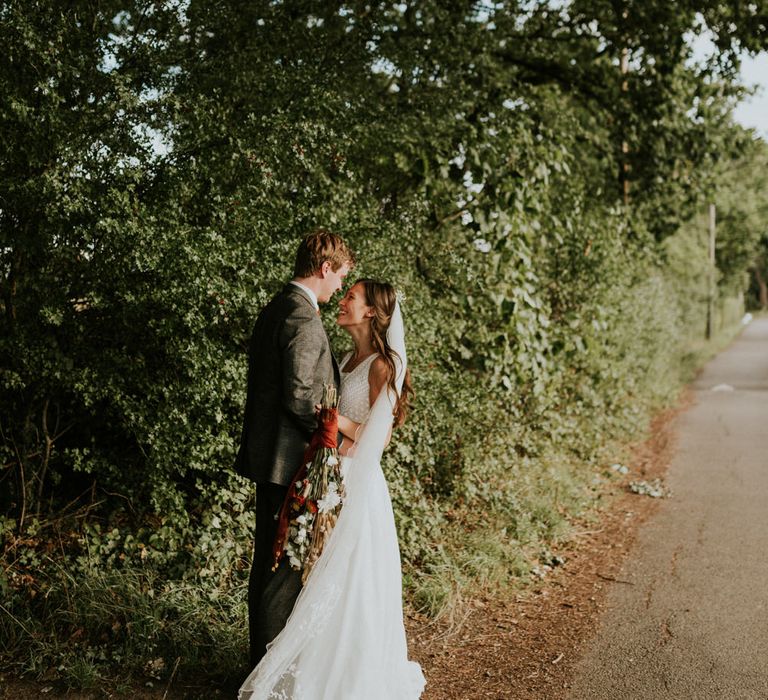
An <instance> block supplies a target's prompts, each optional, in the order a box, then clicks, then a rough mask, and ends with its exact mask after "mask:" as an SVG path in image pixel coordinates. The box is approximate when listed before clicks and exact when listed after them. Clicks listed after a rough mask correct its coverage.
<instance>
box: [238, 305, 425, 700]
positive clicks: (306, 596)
mask: <svg viewBox="0 0 768 700" xmlns="http://www.w3.org/2000/svg"><path fill="white" fill-rule="evenodd" d="M387 340H388V342H389V344H390V347H392V348H393V349H394V350H395V351H396V352H397V353H398V355H399V356H400V358H401V359H402V362H401V363H398V373H397V387H398V391H400V390H401V387H402V380H403V376H404V373H405V367H406V355H405V342H404V334H403V323H402V316H401V314H400V308H399V304H396V306H395V311H394V313H393V316H392V321H391V323H390V327H389V330H388V333H387ZM371 361H372V359H371V360H368V361H365V362H363V363H361V364H360V365H358V366H357V367H356V368H355V369H354V370H352V371H351V372H349V373H346V374H345V373H342V386H341V404H340V407H339V412H340V414H341V415H346V416H348V417H349V418H351V419H352V420H354V421H355V422H361V423H363V425H362V426H361V429H360V431H359V435H358V439H357V441H356V445H355V450H354V457H352V458H349V457H345V458H344V459H343V461H342V472H343V474H344V485H345V489H346V498H345V500H344V505H343V507H342V509H341V514H340V515H339V520H338V522H337V523H336V527H335V528H334V530H333V534H332V535H331V538H330V539H329V541H328V543H327V544H326V546H325V549H324V551H323V553H322V555H321V556H320V559H319V560H318V562H317V563H316V564H315V566H314V568H313V569H312V572H311V574H310V576H309V578H308V579H307V582H306V584H305V586H304V588H303V589H302V591H301V593H300V594H299V597H298V599H297V600H296V605H295V606H294V609H293V612H292V613H291V616H290V617H289V618H288V621H287V623H286V626H285V628H284V629H283V631H282V632H281V633H280V634H279V635H278V636H277V637H276V638H275V639H274V640H273V641H272V643H271V644H270V645H269V647H268V650H267V654H266V655H265V656H264V658H263V659H262V660H261V662H260V663H259V665H258V666H257V667H256V668H255V669H254V670H253V671H252V672H251V674H250V675H249V676H248V678H247V679H246V680H245V682H244V683H243V686H242V687H241V688H240V692H239V693H238V697H239V698H240V699H241V700H416V699H417V698H419V697H420V696H421V693H422V691H423V689H424V685H425V680H424V676H423V674H422V672H421V667H420V666H419V664H418V663H416V662H413V661H409V660H408V647H407V642H406V637H405V628H404V626H403V606H402V574H401V569H400V551H399V548H398V544H397V532H396V530H395V519H394V515H393V512H392V503H391V500H390V497H389V489H388V488H387V483H386V481H385V479H384V474H383V473H382V471H381V454H382V451H383V449H384V446H385V444H386V441H387V438H388V435H389V431H390V428H391V425H392V410H393V406H394V401H395V398H396V397H394V396H392V393H391V391H390V390H388V389H387V387H385V388H384V389H382V391H381V393H380V394H379V396H378V398H377V399H376V401H375V402H374V404H373V406H372V407H371V408H370V410H369V408H368V405H369V398H368V397H369V395H368V371H367V368H368V367H369V366H370V362H371ZM345 397H346V398H345ZM280 565H281V566H287V562H283V563H281V564H280Z"/></svg>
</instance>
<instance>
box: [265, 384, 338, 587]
mask: <svg viewBox="0 0 768 700" xmlns="http://www.w3.org/2000/svg"><path fill="white" fill-rule="evenodd" d="M337 403H338V394H337V392H336V387H335V386H333V385H332V384H330V385H328V384H326V385H325V386H324V387H323V399H322V402H321V408H320V415H319V417H318V426H317V429H316V430H315V432H314V434H313V435H312V439H311V440H310V442H309V445H308V447H307V449H306V450H305V452H304V459H303V460H302V466H301V467H300V468H299V471H298V472H297V473H296V476H295V477H294V479H293V482H292V483H291V485H290V487H289V488H288V494H287V495H286V498H285V501H284V502H283V507H282V508H281V510H280V516H279V519H278V526H277V536H276V538H275V544H274V548H273V554H274V558H275V563H274V565H273V567H272V570H273V571H274V570H275V569H277V567H278V566H279V564H280V560H281V559H282V558H283V557H284V556H287V557H288V563H289V564H290V565H291V568H293V569H296V570H297V571H301V570H302V569H303V573H302V576H301V582H302V583H305V582H306V580H307V577H308V576H309V574H310V572H311V571H312V567H313V566H314V565H315V563H316V562H317V560H318V558H319V557H320V554H321V553H322V551H323V547H324V546H325V543H326V542H327V541H328V538H329V537H330V536H331V532H332V530H333V528H334V526H335V525H336V520H337V518H338V516H339V511H341V506H342V504H343V501H344V483H343V481H342V478H341V469H340V462H339V453H338V449H337V447H336V440H337V434H338V411H337V408H336V407H337Z"/></svg>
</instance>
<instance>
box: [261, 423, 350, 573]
mask: <svg viewBox="0 0 768 700" xmlns="http://www.w3.org/2000/svg"><path fill="white" fill-rule="evenodd" d="M338 434H339V412H338V410H337V409H335V408H323V409H322V410H321V411H320V415H319V417H318V423H317V428H315V432H314V433H312V438H311V439H310V441H309V444H308V445H307V449H306V450H304V456H303V458H302V460H301V466H300V467H299V469H298V471H297V472H296V474H295V475H294V477H293V481H291V485H290V486H289V487H288V493H287V494H286V495H285V500H284V501H283V505H282V507H281V508H280V515H279V516H278V520H277V534H276V535H275V542H274V545H273V546H272V555H273V558H274V564H273V565H272V571H274V570H275V569H277V566H278V564H279V563H280V560H281V559H282V558H283V556H284V555H285V538H286V537H287V536H288V523H289V521H290V519H291V508H292V507H293V504H294V503H295V504H297V506H298V507H301V506H302V505H303V503H304V499H303V497H302V496H301V494H300V493H299V489H298V488H297V487H296V484H301V483H303V481H304V479H306V477H307V465H309V464H311V463H312V460H313V459H314V458H315V455H316V454H317V451H318V450H319V449H320V448H322V447H325V448H327V449H329V450H333V449H335V448H336V446H337V444H338ZM310 507H311V506H310ZM315 508H316V506H315Z"/></svg>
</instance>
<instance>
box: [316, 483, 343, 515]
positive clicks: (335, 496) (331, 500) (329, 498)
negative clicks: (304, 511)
mask: <svg viewBox="0 0 768 700" xmlns="http://www.w3.org/2000/svg"><path fill="white" fill-rule="evenodd" d="M331 486H335V484H331ZM339 503H341V496H339V492H338V491H337V490H336V489H335V488H329V489H328V493H327V494H326V495H325V496H323V498H321V499H320V500H319V501H318V502H317V509H318V510H319V511H320V512H321V513H330V512H331V511H332V510H333V509H334V508H336V506H338V505H339Z"/></svg>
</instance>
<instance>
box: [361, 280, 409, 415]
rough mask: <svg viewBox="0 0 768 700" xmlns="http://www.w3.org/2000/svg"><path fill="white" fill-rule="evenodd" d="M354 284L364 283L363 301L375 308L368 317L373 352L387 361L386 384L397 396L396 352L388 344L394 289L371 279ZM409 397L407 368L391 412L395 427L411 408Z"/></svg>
mask: <svg viewBox="0 0 768 700" xmlns="http://www.w3.org/2000/svg"><path fill="white" fill-rule="evenodd" d="M355 284H362V285H363V288H364V289H365V304H366V306H370V307H371V308H373V310H374V315H373V317H372V318H371V342H372V343H373V347H374V349H375V350H376V352H377V353H379V355H381V357H383V358H384V361H385V362H386V363H387V384H388V385H389V388H390V389H391V390H392V392H393V393H394V394H396V395H398V394H397V385H396V384H395V376H396V372H397V368H396V365H395V359H396V358H397V357H398V355H397V353H396V352H395V351H394V350H393V349H392V348H391V347H389V344H388V343H387V329H388V328H389V324H390V321H391V320H392V314H393V313H394V312H395V303H396V302H397V294H396V292H395V288H394V287H393V286H392V285H391V284H389V282H377V281H376V280H372V279H359V280H357V282H355ZM412 396H413V386H412V385H411V372H410V370H409V369H408V368H406V370H405V377H404V378H403V388H402V391H401V392H400V393H399V395H398V399H397V404H396V405H395V410H394V412H393V415H394V417H395V422H394V425H395V427H399V426H401V425H402V424H403V423H404V422H405V419H406V417H407V415H408V412H409V411H410V408H411V397H412Z"/></svg>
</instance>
